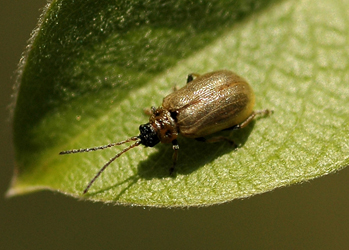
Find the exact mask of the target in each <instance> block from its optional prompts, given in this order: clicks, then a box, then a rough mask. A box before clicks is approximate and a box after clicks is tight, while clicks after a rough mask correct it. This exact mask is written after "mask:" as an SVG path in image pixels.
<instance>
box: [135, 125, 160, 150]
mask: <svg viewBox="0 0 349 250" xmlns="http://www.w3.org/2000/svg"><path fill="white" fill-rule="evenodd" d="M139 131H140V132H141V134H140V135H139V136H138V138H139V139H141V144H143V145H144V146H146V147H154V146H155V145H156V144H158V143H159V142H160V140H159V137H158V136H157V134H156V131H155V129H154V127H153V126H152V125H150V123H147V124H142V125H140V126H139Z"/></svg>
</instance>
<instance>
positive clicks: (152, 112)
mask: <svg viewBox="0 0 349 250" xmlns="http://www.w3.org/2000/svg"><path fill="white" fill-rule="evenodd" d="M155 110H156V108H155V107H154V106H151V108H145V109H143V112H144V114H146V115H152V114H154V112H155Z"/></svg>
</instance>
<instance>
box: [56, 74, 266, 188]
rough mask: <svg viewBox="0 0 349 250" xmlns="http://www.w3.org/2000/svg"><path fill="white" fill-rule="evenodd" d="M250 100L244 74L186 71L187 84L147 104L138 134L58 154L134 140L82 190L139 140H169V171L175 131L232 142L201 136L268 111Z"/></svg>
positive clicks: (146, 142) (147, 143)
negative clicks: (159, 102)
mask: <svg viewBox="0 0 349 250" xmlns="http://www.w3.org/2000/svg"><path fill="white" fill-rule="evenodd" d="M254 104H255V96H254V93H253V90H252V88H251V86H250V85H249V84H248V83H247V81H246V80H245V79H244V78H242V77H240V76H238V75H237V74H235V73H233V72H231V71H228V70H219V71H214V72H210V73H206V74H204V75H199V74H189V75H188V78H187V85H185V86H184V87H183V88H181V89H179V90H175V91H174V92H173V93H171V94H169V95H168V96H166V97H165V98H164V99H163V102H162V106H160V107H158V108H155V107H151V110H150V112H149V114H150V117H149V122H148V123H146V124H142V125H140V126H139V131H140V134H139V135H138V136H133V137H131V138H129V139H127V140H124V141H121V142H116V143H110V144H108V145H104V146H99V147H93V148H85V149H73V150H68V151H62V152H60V154H71V153H80V152H89V151H96V150H99V149H105V148H110V147H113V146H117V145H121V144H124V143H127V142H131V141H135V143H134V144H132V145H131V146H129V147H127V148H125V149H123V150H122V151H121V152H119V153H118V154H116V155H115V156H114V157H113V158H111V159H110V160H109V161H108V162H107V163H106V164H105V165H104V166H103V167H102V168H101V169H100V170H99V171H98V172H97V174H96V175H95V176H94V177H93V179H92V180H91V181H90V182H89V183H88V185H87V187H86V188H85V190H84V192H83V193H84V194H85V193H87V191H88V190H89V188H90V187H91V185H92V184H93V183H94V181H95V180H96V179H97V178H98V177H99V176H100V174H101V173H102V172H103V171H104V170H105V169H106V168H107V167H108V166H109V165H110V164H111V163H112V162H113V161H114V160H115V159H116V158H118V157H119V156H120V155H122V154H123V153H125V152H127V151H128V150H130V149H132V148H134V147H137V146H139V145H141V144H142V145H144V146H146V147H154V146H155V145H156V144H158V143H159V142H161V143H172V148H173V150H174V152H173V157H172V161H173V163H172V167H171V168H170V174H172V173H173V171H174V168H175V166H176V163H177V158H178V150H179V145H178V141H177V137H178V135H179V134H181V135H182V136H184V137H187V138H194V139H197V140H199V141H206V142H217V141H221V140H227V141H229V142H231V143H233V141H232V140H230V139H228V138H225V137H213V138H211V139H208V140H207V139H205V136H207V135H210V134H213V133H216V132H218V131H222V130H225V129H233V130H237V129H242V128H244V127H246V126H247V125H248V124H249V123H250V122H251V121H252V120H253V119H254V118H255V116H256V115H267V114H269V113H271V112H272V111H270V110H268V109H265V110H258V111H253V107H254Z"/></svg>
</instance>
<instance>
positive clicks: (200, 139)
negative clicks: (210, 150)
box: [195, 136, 238, 148]
mask: <svg viewBox="0 0 349 250" xmlns="http://www.w3.org/2000/svg"><path fill="white" fill-rule="evenodd" d="M195 140H197V141H201V142H208V143H215V142H220V141H226V142H229V143H230V144H231V145H232V146H233V147H234V148H237V147H238V145H236V143H235V142H234V141H233V140H231V139H229V138H227V137H224V136H215V137H212V138H210V139H206V138H204V137H198V138H195Z"/></svg>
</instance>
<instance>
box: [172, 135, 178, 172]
mask: <svg viewBox="0 0 349 250" xmlns="http://www.w3.org/2000/svg"><path fill="white" fill-rule="evenodd" d="M172 148H173V155H172V167H171V168H170V175H172V174H173V171H174V170H175V167H176V164H177V159H178V150H179V145H178V141H177V140H173V141H172Z"/></svg>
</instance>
